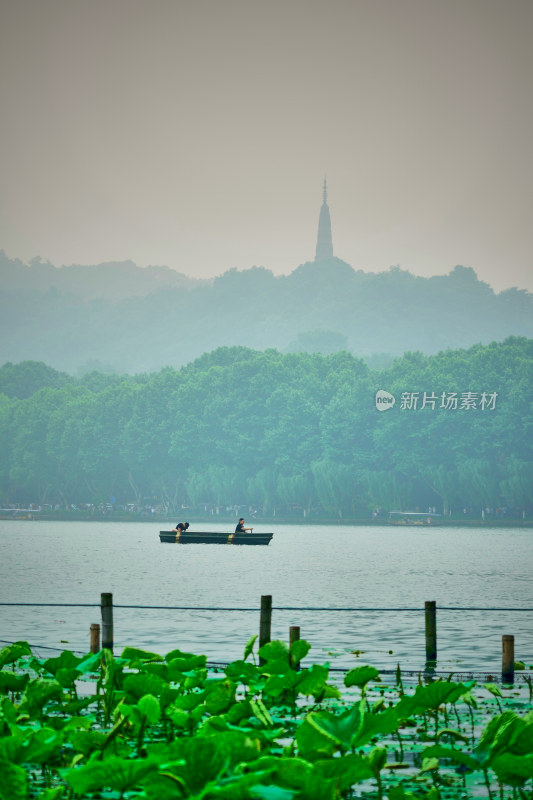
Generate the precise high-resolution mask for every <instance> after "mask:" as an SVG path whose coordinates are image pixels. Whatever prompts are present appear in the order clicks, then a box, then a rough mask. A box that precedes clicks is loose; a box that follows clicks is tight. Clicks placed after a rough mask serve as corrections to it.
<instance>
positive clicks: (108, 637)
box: [100, 592, 113, 650]
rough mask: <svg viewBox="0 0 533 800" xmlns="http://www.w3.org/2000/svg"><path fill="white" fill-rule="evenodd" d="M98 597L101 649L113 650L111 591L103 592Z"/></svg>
mask: <svg viewBox="0 0 533 800" xmlns="http://www.w3.org/2000/svg"><path fill="white" fill-rule="evenodd" d="M100 597H101V601H100V608H101V611H102V649H107V650H113V595H112V594H111V592H103V593H102V594H101V595H100Z"/></svg>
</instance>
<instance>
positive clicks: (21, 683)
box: [0, 670, 30, 694]
mask: <svg viewBox="0 0 533 800" xmlns="http://www.w3.org/2000/svg"><path fill="white" fill-rule="evenodd" d="M29 680H30V676H29V675H27V674H23V675H17V674H16V673H15V672H8V671H7V670H2V671H1V672H0V694H7V693H8V692H22V691H23V690H24V687H25V686H26V684H27V683H28V681H29Z"/></svg>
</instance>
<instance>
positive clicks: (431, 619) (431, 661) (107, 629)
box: [91, 592, 514, 683]
mask: <svg viewBox="0 0 533 800" xmlns="http://www.w3.org/2000/svg"><path fill="white" fill-rule="evenodd" d="M100 608H101V614H102V629H101V632H102V644H101V647H102V648H107V649H109V650H113V595H112V594H111V593H109V592H103V593H102V595H101V603H100ZM425 623H426V667H431V666H433V667H434V666H435V664H436V661H437V604H436V602H435V600H428V601H427V602H426V603H425ZM271 629H272V595H271V594H263V595H261V612H260V617H259V647H260V648H261V647H262V646H263V645H264V644H266V643H267V642H270V640H271ZM299 638H300V628H299V627H298V626H297V625H291V627H290V628H289V644H292V643H293V642H295V641H298V639H299ZM99 650H100V625H98V624H96V623H93V624H92V625H91V652H92V653H98V651H99ZM260 663H261V662H260ZM298 667H299V664H298ZM513 681H514V636H509V635H504V636H502V682H503V683H513Z"/></svg>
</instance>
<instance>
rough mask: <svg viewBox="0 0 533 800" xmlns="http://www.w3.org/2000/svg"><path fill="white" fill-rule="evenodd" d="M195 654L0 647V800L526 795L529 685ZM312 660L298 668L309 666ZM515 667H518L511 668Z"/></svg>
mask: <svg viewBox="0 0 533 800" xmlns="http://www.w3.org/2000/svg"><path fill="white" fill-rule="evenodd" d="M255 639H256V637H253V638H252V639H250V640H249V642H248V643H247V644H246V646H245V647H244V648H243V654H242V658H239V659H237V660H235V661H233V662H231V663H230V664H228V665H226V666H224V667H220V668H219V669H212V668H211V669H208V667H207V658H206V656H205V655H195V654H191V653H186V652H182V651H181V650H176V649H175V650H172V651H171V652H169V653H166V655H164V656H163V655H159V654H156V653H151V652H148V651H145V650H139V649H134V648H130V647H128V648H126V649H125V650H123V652H122V653H121V655H120V657H115V656H114V655H113V654H112V652H111V651H109V650H102V651H100V652H98V653H95V654H87V655H83V656H79V655H75V654H74V653H73V652H71V651H68V650H65V651H63V652H61V653H60V655H58V656H57V657H54V658H48V659H43V658H38V657H36V656H35V655H34V654H33V653H32V651H31V648H30V647H29V645H28V644H27V643H26V642H17V643H14V644H11V645H9V646H7V647H4V648H3V649H2V650H0V798H1V800H26V799H27V798H30V797H32V798H33V797H34V798H40V800H66V799H69V800H70V799H71V798H72V799H73V798H115V799H117V800H122V798H124V799H126V798H127V799H128V800H182V798H194V799H195V800H200V799H201V798H202V799H203V798H205V799H206V800H210V798H228V800H233V799H235V800H240V799H241V798H243V799H245V798H259V799H260V800H261V799H262V800H292V798H295V800H297V799H298V798H309V800H334V799H335V798H350V797H365V798H376V799H377V800H381V798H389V799H390V800H414V798H427V799H428V800H438V799H439V798H442V800H444V799H445V798H450V800H452V799H455V798H470V797H472V798H473V797H476V798H477V797H484V798H489V800H496V798H517V800H518V798H520V800H526V798H532V797H533V711H532V710H531V708H532V706H531V701H532V680H531V674H532V673H529V672H528V671H527V670H525V671H524V672H522V673H521V675H520V678H521V680H520V681H518V682H517V683H515V684H514V685H513V686H501V687H500V686H496V685H495V684H483V685H476V683H475V682H473V681H470V682H456V681H454V680H453V675H450V676H449V678H448V679H446V680H445V679H440V680H434V681H432V682H425V681H424V680H423V676H422V675H421V676H420V677H419V680H418V683H417V684H416V683H415V684H413V685H407V683H406V681H405V680H404V678H403V676H402V672H401V669H400V667H399V666H398V668H397V670H396V673H395V675H393V676H392V680H389V681H388V682H385V681H384V680H381V677H380V674H379V671H378V670H377V669H376V668H374V667H372V666H369V665H357V666H355V667H353V668H352V669H349V670H348V671H346V672H344V673H343V674H342V677H341V678H337V679H335V678H332V677H331V675H330V669H329V664H327V663H326V664H317V663H313V664H312V665H311V666H309V667H305V666H304V665H302V663H301V662H302V660H304V661H305V659H306V656H307V655H308V653H309V650H310V645H309V644H308V643H307V642H305V641H303V640H301V641H295V642H293V643H292V644H291V646H290V647H288V646H287V645H286V644H285V643H284V642H282V641H272V642H269V643H268V644H265V645H263V647H261V648H260V649H259V650H258V652H257V653H256V647H255V645H256V642H255ZM307 660H310V659H307ZM519 666H523V665H519Z"/></svg>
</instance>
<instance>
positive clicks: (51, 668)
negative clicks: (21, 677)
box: [43, 650, 84, 675]
mask: <svg viewBox="0 0 533 800" xmlns="http://www.w3.org/2000/svg"><path fill="white" fill-rule="evenodd" d="M83 660H84V658H83V657H82V658H79V657H78V656H75V655H74V653H72V652H71V651H70V650H63V652H62V653H61V655H59V656H57V658H47V659H46V661H45V662H44V663H43V668H44V669H45V670H46V671H47V672H50V673H51V674H52V675H56V674H57V672H58V670H60V669H73V668H74V667H77V666H78V665H79V664H81V663H82V662H83Z"/></svg>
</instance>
